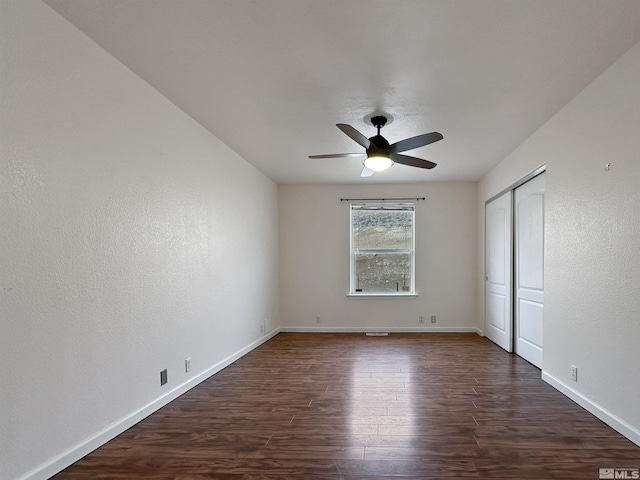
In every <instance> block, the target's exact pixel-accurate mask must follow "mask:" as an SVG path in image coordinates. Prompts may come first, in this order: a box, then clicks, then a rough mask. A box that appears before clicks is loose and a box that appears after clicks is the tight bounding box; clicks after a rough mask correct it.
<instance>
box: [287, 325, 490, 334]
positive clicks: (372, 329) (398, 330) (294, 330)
mask: <svg viewBox="0 0 640 480" xmlns="http://www.w3.org/2000/svg"><path fill="white" fill-rule="evenodd" d="M280 331H281V332H283V333H367V332H372V333H381V332H388V333H477V334H478V335H480V329H478V328H476V327H280Z"/></svg>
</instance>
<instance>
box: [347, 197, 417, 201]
mask: <svg viewBox="0 0 640 480" xmlns="http://www.w3.org/2000/svg"><path fill="white" fill-rule="evenodd" d="M426 199H427V198H426V197H396V198H341V199H340V201H341V202H380V201H382V202H385V201H387V200H394V201H396V200H426Z"/></svg>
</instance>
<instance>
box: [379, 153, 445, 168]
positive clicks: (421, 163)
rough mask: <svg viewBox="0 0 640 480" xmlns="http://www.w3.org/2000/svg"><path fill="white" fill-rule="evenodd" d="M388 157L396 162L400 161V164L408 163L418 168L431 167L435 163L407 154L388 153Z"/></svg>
mask: <svg viewBox="0 0 640 480" xmlns="http://www.w3.org/2000/svg"><path fill="white" fill-rule="evenodd" d="M389 157H390V158H391V160H393V161H394V162H396V163H401V164H402V165H409V166H410V167H418V168H433V167H435V166H436V165H437V164H436V163H433V162H430V161H429V160H423V159H421V158H416V157H410V156H409V155H402V154H400V153H390V154H389Z"/></svg>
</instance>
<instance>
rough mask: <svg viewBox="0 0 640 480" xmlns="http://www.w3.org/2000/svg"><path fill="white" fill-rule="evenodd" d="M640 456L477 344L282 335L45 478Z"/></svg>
mask: <svg viewBox="0 0 640 480" xmlns="http://www.w3.org/2000/svg"><path fill="white" fill-rule="evenodd" d="M605 467H609V468H611V467H640V447H638V446H637V445H635V444H633V443H632V442H630V441H629V440H627V439H626V438H624V437H622V436H621V435H619V434H618V433H617V432H615V431H614V430H612V429H611V428H609V427H608V426H607V425H605V424H604V423H603V422H601V421H600V420H598V419H597V418H595V417H593V416H592V415H591V414H589V413H588V412H586V411H585V410H583V409H582V408H580V407H579V406H577V405H576V404H575V403H573V402H572V401H571V400H569V399H568V398H566V397H564V396H563V395H562V394H560V393H559V392H557V391H556V390H555V389H553V388H552V387H550V386H549V385H547V384H546V383H544V382H543V381H542V380H541V379H540V371H539V370H538V369H537V368H535V367H533V366H532V365H530V364H529V363H527V362H526V361H524V360H522V359H520V358H519V357H517V356H515V355H511V354H507V353H505V352H504V351H503V350H501V349H500V348H498V347H496V346H495V345H494V344H492V343H491V342H489V341H488V340H486V339H484V338H481V337H479V336H477V335H475V334H391V335H389V336H387V337H366V336H365V335H363V334H293V333H291V334H289V333H287V334H279V335H277V336H276V337H274V338H273V339H271V340H270V341H269V342H267V343H265V344H263V345H261V346H260V347H258V348H257V349H255V350H253V351H252V352H250V353H249V354H247V355H246V356H244V357H243V358H241V359H240V360H238V361H237V362H235V363H234V364H232V365H230V366H229V367H227V368H225V369H224V370H222V371H221V372H219V373H218V374H216V375H214V376H213V377H211V378H209V379H208V380H206V381H204V382H202V383H201V384H200V385H198V386H196V387H194V388H193V389H192V390H190V391H189V392H187V393H186V394H184V395H183V396H181V397H180V398H178V399H176V400H175V401H173V402H171V403H170V404H169V405H167V406H165V407H164V408H162V409H160V410H158V411H157V412H156V413H154V414H153V415H151V416H149V417H148V418H146V419H145V420H143V421H142V422H140V423H139V424H137V425H135V426H134V427H132V428H131V429H129V430H127V431H126V432H124V433H123V434H122V435H120V436H119V437H117V438H115V439H114V440H112V441H111V442H109V443H107V444H105V445H104V446H102V447H101V448H99V449H97V450H95V451H94V452H92V453H91V454H89V455H87V456H86V457H85V458H83V459H81V460H80V461H78V462H77V463H75V464H74V465H72V466H70V467H69V468H67V469H65V470H64V471H62V472H60V473H59V474H58V475H56V476H55V477H54V478H55V479H57V480H66V479H76V480H84V479H114V480H125V479H129V480H131V479H136V480H138V479H149V480H165V479H193V480H198V479H218V480H275V479H279V480H280V479H305V480H364V479H368V480H372V479H374V480H383V479H390V478H398V477H402V478H403V479H405V480H418V479H420V480H431V479H442V478H458V477H460V478H489V479H498V480H499V479H504V480H506V479H523V480H525V479H526V480H542V479H555V478H558V479H560V478H569V479H583V478H598V469H599V468H605Z"/></svg>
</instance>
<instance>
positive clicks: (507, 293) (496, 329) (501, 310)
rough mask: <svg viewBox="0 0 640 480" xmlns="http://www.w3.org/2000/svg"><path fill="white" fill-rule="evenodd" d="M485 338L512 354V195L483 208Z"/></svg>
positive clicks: (497, 199) (506, 194)
mask: <svg viewBox="0 0 640 480" xmlns="http://www.w3.org/2000/svg"><path fill="white" fill-rule="evenodd" d="M485 222H486V225H485V321H486V328H485V332H486V336H487V338H489V339H490V340H492V341H493V342H495V343H497V344H498V345H500V346H501V347H502V348H504V349H505V350H506V351H507V352H511V351H513V334H512V323H513V321H512V315H511V311H512V303H511V299H512V297H513V294H512V291H513V290H512V287H511V285H512V283H511V270H512V264H511V248H512V245H511V239H512V234H511V192H510V191H509V192H507V193H505V194H504V195H502V196H501V197H498V198H496V199H495V200H492V201H491V202H489V203H487V205H486V206H485Z"/></svg>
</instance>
